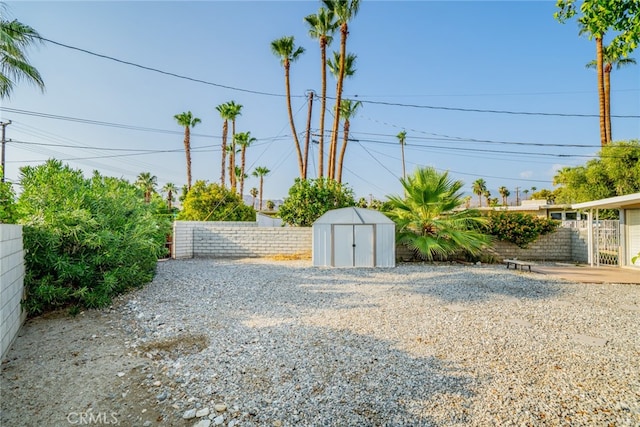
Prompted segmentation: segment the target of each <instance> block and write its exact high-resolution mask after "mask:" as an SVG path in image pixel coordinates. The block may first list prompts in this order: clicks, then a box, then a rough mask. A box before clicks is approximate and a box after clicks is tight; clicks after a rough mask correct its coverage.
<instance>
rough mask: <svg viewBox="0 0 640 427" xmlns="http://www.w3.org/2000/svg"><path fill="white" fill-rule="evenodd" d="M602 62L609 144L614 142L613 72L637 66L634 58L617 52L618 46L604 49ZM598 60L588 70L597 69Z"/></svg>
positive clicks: (588, 66)
mask: <svg viewBox="0 0 640 427" xmlns="http://www.w3.org/2000/svg"><path fill="white" fill-rule="evenodd" d="M602 62H603V64H604V68H603V73H604V80H603V84H604V116H605V134H606V138H607V143H611V141H612V137H611V134H612V131H611V71H612V70H613V67H614V66H615V67H616V69H617V70H619V69H620V68H622V67H624V66H626V65H631V64H635V63H636V60H635V59H633V58H624V57H623V56H622V54H621V53H620V52H619V51H617V50H616V46H613V45H609V46H605V47H603V48H602ZM597 65H598V64H597V60H593V61H591V62H589V63H588V64H587V65H586V66H587V68H596V67H597Z"/></svg>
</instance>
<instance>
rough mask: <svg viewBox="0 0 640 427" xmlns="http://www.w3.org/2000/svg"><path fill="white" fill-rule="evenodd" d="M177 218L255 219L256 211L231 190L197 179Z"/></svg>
mask: <svg viewBox="0 0 640 427" xmlns="http://www.w3.org/2000/svg"><path fill="white" fill-rule="evenodd" d="M178 219H179V220H186V221H255V219H256V212H255V210H253V208H252V207H250V206H247V205H246V204H245V203H244V202H243V201H242V199H241V198H240V196H238V195H237V194H236V193H235V192H234V191H233V190H231V189H227V188H226V187H223V186H221V185H220V184H207V183H206V182H205V181H201V180H198V181H196V182H195V183H194V184H193V187H191V190H189V193H187V196H186V197H185V199H184V202H183V204H182V210H181V211H180V213H179V214H178Z"/></svg>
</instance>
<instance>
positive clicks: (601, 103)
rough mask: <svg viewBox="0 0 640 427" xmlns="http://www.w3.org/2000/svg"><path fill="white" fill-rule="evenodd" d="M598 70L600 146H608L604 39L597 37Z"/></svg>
mask: <svg viewBox="0 0 640 427" xmlns="http://www.w3.org/2000/svg"><path fill="white" fill-rule="evenodd" d="M596 69H597V71H598V100H599V106H600V145H601V146H602V147H604V146H605V145H607V143H608V141H607V126H606V117H605V106H604V72H603V63H602V38H601V37H596Z"/></svg>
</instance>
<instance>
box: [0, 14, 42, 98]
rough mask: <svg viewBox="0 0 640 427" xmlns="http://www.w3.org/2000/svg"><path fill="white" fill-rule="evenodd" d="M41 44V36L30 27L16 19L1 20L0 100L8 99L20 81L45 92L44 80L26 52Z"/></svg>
mask: <svg viewBox="0 0 640 427" xmlns="http://www.w3.org/2000/svg"><path fill="white" fill-rule="evenodd" d="M41 42H42V40H41V39H40V34H38V32H37V31H36V30H34V29H33V28H31V27H30V26H28V25H25V24H23V23H21V22H18V21H17V20H15V19H14V20H13V21H7V20H4V19H0V99H8V98H9V97H10V96H11V92H12V91H13V88H14V87H15V84H16V83H17V82H18V81H20V80H26V81H27V82H29V83H31V84H33V85H35V86H37V87H38V88H40V90H41V91H43V92H44V80H43V79H42V76H41V75H40V73H39V72H38V70H37V69H36V68H35V67H34V66H33V65H31V64H30V63H29V60H28V59H27V56H26V54H25V52H24V51H25V50H26V49H27V48H28V47H29V46H31V45H33V44H35V43H41Z"/></svg>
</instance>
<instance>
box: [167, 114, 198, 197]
mask: <svg viewBox="0 0 640 427" xmlns="http://www.w3.org/2000/svg"><path fill="white" fill-rule="evenodd" d="M173 118H174V119H176V121H177V122H178V124H179V125H180V126H183V127H184V153H185V155H186V156H187V191H188V190H191V128H192V127H194V126H195V125H197V124H198V123H200V122H201V121H202V120H200V119H199V118H197V117H193V114H191V111H187V112H185V113H181V114H176V115H175V116H173Z"/></svg>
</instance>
